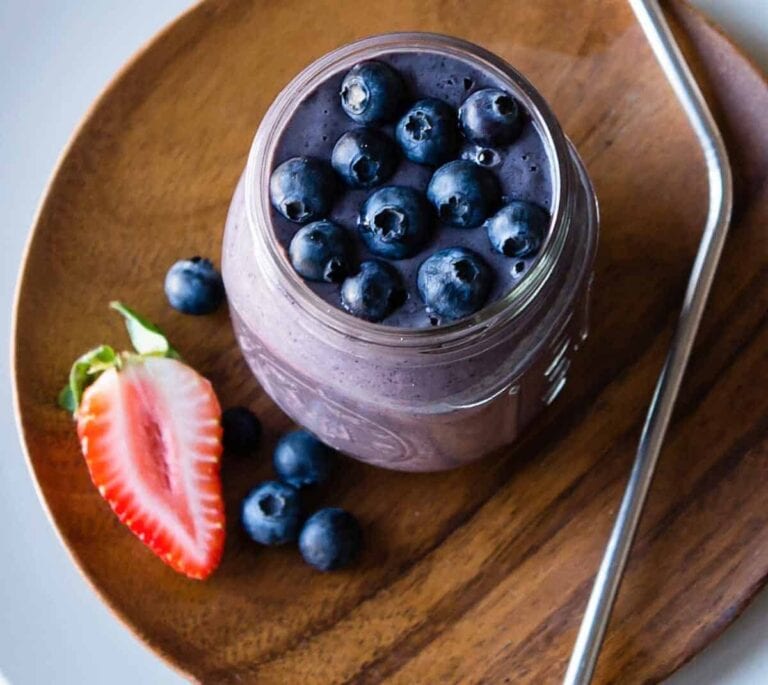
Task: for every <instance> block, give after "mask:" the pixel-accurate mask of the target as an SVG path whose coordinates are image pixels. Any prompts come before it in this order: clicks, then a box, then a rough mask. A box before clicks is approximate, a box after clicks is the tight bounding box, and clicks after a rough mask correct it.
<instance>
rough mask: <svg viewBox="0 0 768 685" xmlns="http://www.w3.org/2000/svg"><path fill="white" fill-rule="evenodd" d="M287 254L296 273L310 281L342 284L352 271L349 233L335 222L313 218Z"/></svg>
mask: <svg viewBox="0 0 768 685" xmlns="http://www.w3.org/2000/svg"><path fill="white" fill-rule="evenodd" d="M288 254H289V255H290V258H291V264H293V268H294V269H296V272H297V273H298V274H299V275H300V276H303V277H304V278H306V279H308V280H310V281H326V282H328V283H341V281H343V280H344V279H345V278H346V276H347V274H348V273H350V272H351V270H352V246H351V243H350V240H349V236H348V235H347V232H346V231H345V230H344V229H343V228H341V227H340V226H337V225H336V224H334V223H333V222H332V221H325V220H323V221H314V222H312V223H311V224H308V225H306V226H304V228H302V229H300V230H298V231H297V232H296V234H295V235H294V236H293V238H292V239H291V244H290V246H289V247H288Z"/></svg>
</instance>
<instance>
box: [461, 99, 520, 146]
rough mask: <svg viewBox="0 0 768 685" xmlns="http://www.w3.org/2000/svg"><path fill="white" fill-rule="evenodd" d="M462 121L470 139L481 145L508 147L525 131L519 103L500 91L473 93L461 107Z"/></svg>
mask: <svg viewBox="0 0 768 685" xmlns="http://www.w3.org/2000/svg"><path fill="white" fill-rule="evenodd" d="M459 122H460V123H461V129H462V131H463V132H464V135H465V136H466V137H467V139H469V140H471V141H472V142H473V143H477V144H478V145H508V144H509V143H512V142H514V141H515V140H516V139H517V137H518V136H519V135H520V131H521V130H522V128H523V115H522V111H521V109H520V106H519V105H518V104H517V101H516V100H515V99H514V98H513V97H512V96H511V95H509V94H508V93H505V92H504V91H503V90H499V89H498V88H484V89H483V90H478V91H477V92H476V93H472V95H470V96H469V97H468V98H467V99H466V100H464V102H463V103H462V105H461V107H460V108H459Z"/></svg>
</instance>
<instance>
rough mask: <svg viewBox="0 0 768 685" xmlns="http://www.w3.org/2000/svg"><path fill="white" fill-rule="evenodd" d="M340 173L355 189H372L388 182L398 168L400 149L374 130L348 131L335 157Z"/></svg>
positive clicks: (335, 152) (334, 150)
mask: <svg viewBox="0 0 768 685" xmlns="http://www.w3.org/2000/svg"><path fill="white" fill-rule="evenodd" d="M331 164H332V165H333V168H334V169H335V170H336V173H338V174H339V176H341V177H342V178H343V179H344V181H346V183H347V184H348V185H350V186H352V187H353V188H371V187H372V186H375V185H379V184H380V183H382V182H383V181H386V180H387V179H388V178H389V177H390V176H391V175H392V173H393V172H394V170H395V166H396V165H397V149H396V147H395V144H394V143H393V142H392V140H390V139H389V138H388V137H387V136H386V135H384V134H383V133H380V132H379V131H377V130H375V129H372V128H358V129H355V130H352V131H347V132H346V133H345V134H344V135H342V136H341V138H339V139H338V140H337V141H336V145H335V146H334V148H333V152H332V153H331Z"/></svg>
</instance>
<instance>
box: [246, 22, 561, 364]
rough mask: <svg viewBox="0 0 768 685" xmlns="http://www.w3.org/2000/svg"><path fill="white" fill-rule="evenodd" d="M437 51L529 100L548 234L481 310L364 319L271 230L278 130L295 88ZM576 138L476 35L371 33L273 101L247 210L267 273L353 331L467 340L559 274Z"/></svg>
mask: <svg viewBox="0 0 768 685" xmlns="http://www.w3.org/2000/svg"><path fill="white" fill-rule="evenodd" d="M419 51H429V52H433V53H438V54H444V55H446V56H451V57H456V58H460V59H462V60H464V61H467V62H469V63H470V64H472V65H473V66H475V67H477V68H480V69H482V70H485V71H489V72H490V73H492V74H493V75H494V76H495V77H496V78H498V79H499V80H500V81H502V82H503V83H505V84H506V85H508V87H509V88H510V89H511V90H512V91H513V92H514V94H515V96H516V97H517V98H518V99H519V100H521V102H522V103H523V106H524V107H525V109H526V111H527V112H528V114H529V116H530V117H531V120H532V122H533V125H534V126H535V127H536V129H537V132H538V133H539V135H540V136H541V138H542V141H543V143H544V146H545V149H546V152H547V156H548V158H549V162H550V168H551V182H552V207H551V212H550V214H551V219H550V226H549V231H548V233H547V238H546V240H545V242H544V244H543V246H542V249H541V251H540V252H539V254H538V255H537V257H536V259H535V260H534V261H533V263H532V264H531V266H530V268H529V269H528V271H527V273H526V274H525V275H524V276H523V278H521V279H520V281H519V282H517V283H516V284H514V285H513V286H512V287H511V288H510V289H509V291H508V292H507V293H506V294H505V295H503V296H502V297H500V298H498V299H497V300H495V301H494V302H491V303H489V304H488V305H486V306H485V307H483V308H482V309H480V310H479V311H478V312H476V313H475V314H473V315H471V316H468V317H465V318H462V319H458V320H456V321H452V322H449V323H446V324H441V325H439V326H434V327H429V328H427V327H424V328H407V327H400V326H391V325H387V324H381V323H372V322H369V321H364V320H363V319H359V318H357V317H354V316H352V315H351V314H349V313H347V312H345V311H343V310H342V309H340V308H337V307H334V306H332V305H329V304H328V303H327V302H325V301H324V300H323V299H322V298H321V297H320V296H319V295H317V294H316V293H315V292H313V291H312V289H311V288H309V287H308V286H307V285H306V283H304V281H303V279H301V277H300V276H299V275H298V274H297V273H296V272H295V271H294V269H293V268H292V266H291V264H290V261H289V259H288V256H287V254H286V251H285V249H284V248H283V247H282V245H281V244H280V243H279V241H278V240H277V237H276V234H275V231H274V230H271V226H272V220H271V214H270V206H271V205H270V200H269V177H270V174H271V173H272V170H273V168H274V156H275V149H276V147H277V142H278V135H277V134H278V133H279V130H280V127H281V125H282V124H283V122H285V121H288V120H290V118H291V117H292V115H293V113H294V110H295V109H296V107H298V105H299V104H300V100H299V99H298V98H295V97H293V94H294V93H295V92H302V91H303V92H306V91H307V90H310V89H312V88H314V87H315V86H316V85H318V84H319V83H320V82H321V81H322V80H324V79H325V78H327V77H328V76H329V75H331V74H334V73H338V72H339V71H341V70H343V69H345V68H351V67H352V66H353V65H354V64H356V63H357V62H359V61H361V60H366V59H375V58H376V57H378V56H383V55H386V54H389V53H393V52H419ZM568 159H569V152H568V142H567V139H566V138H565V135H564V134H563V131H562V129H561V127H560V124H559V123H558V121H557V119H556V118H555V116H554V113H553V112H552V111H551V109H550V108H549V105H548V104H547V103H546V101H545V100H544V98H543V97H542V96H541V94H540V93H539V92H538V91H537V90H536V89H535V88H534V86H533V85H532V84H531V83H530V82H529V81H528V79H526V78H525V77H524V76H523V75H522V74H521V73H520V72H518V71H517V70H516V69H514V67H512V66H511V65H510V64H509V63H507V62H506V61H505V60H503V59H502V58H501V57H499V56H497V55H495V54H493V53H492V52H490V51H488V50H486V49H485V48H482V47H480V46H478V45H475V44H474V43H470V42H468V41H465V40H462V39H459V38H454V37H451V36H446V35H442V34H437V33H426V32H398V33H385V34H378V35H375V36H370V37H368V38H363V39H360V40H357V41H354V42H352V43H348V44H346V45H344V46H341V47H339V48H337V49H335V50H332V51H331V52H328V53H326V54H325V55H323V56H322V57H320V58H318V59H317V60H315V61H314V62H312V63H311V64H310V65H308V66H307V67H305V68H304V69H303V70H302V71H301V72H299V74H298V75H297V76H295V77H294V78H293V79H292V80H291V81H290V82H289V83H288V84H287V85H286V86H285V87H284V88H283V90H282V91H281V92H280V93H279V94H278V95H277V97H276V98H275V100H274V101H273V102H272V104H271V105H270V107H269V109H268V110H267V112H266V114H265V115H264V118H263V119H262V122H261V124H260V125H259V128H258V130H257V132H256V135H255V137H254V140H253V143H252V145H251V149H250V153H249V156H248V161H247V164H246V169H245V210H246V218H247V224H248V228H249V231H250V233H251V236H252V239H253V242H254V245H256V246H258V249H257V250H256V254H257V255H263V256H265V257H268V261H267V263H266V264H265V265H263V266H264V267H266V268H263V269H262V270H263V271H265V276H268V277H271V278H273V279H275V280H276V281H277V282H278V284H279V286H280V287H282V288H284V289H285V291H286V292H287V294H288V295H289V297H290V299H291V300H292V301H293V302H294V303H296V304H297V305H298V306H299V307H300V308H302V309H303V310H304V311H305V312H306V313H307V314H308V315H309V316H311V317H312V319H313V320H316V321H317V322H319V323H320V324H322V325H324V326H325V327H326V328H328V329H329V330H331V331H334V332H336V333H338V334H340V335H342V336H344V337H345V338H347V339H358V340H360V341H364V342H365V343H367V344H374V345H375V344H379V345H383V346H397V347H404V346H405V347H414V348H417V349H418V348H423V349H435V348H436V347H437V348H444V347H453V346H454V345H461V344H463V343H465V342H467V341H469V340H473V339H475V338H476V337H477V336H478V335H481V334H483V333H484V332H485V331H487V330H488V329H489V328H491V327H496V326H501V325H504V324H506V323H508V322H509V321H510V320H512V319H515V318H517V317H518V316H521V315H522V314H523V312H525V311H526V310H527V309H528V307H529V306H530V305H531V303H532V302H533V301H534V300H535V299H536V295H537V294H538V293H539V292H540V290H541V289H542V288H543V287H544V285H545V284H546V282H547V281H548V280H549V278H550V276H551V275H552V273H553V271H554V268H555V265H556V264H557V262H558V258H559V256H560V253H561V252H562V249H563V246H564V244H565V240H566V237H567V233H568V231H569V229H570V211H569V205H570V192H569V186H570V184H571V182H572V180H571V174H570V166H569V164H568V163H567V160H568Z"/></svg>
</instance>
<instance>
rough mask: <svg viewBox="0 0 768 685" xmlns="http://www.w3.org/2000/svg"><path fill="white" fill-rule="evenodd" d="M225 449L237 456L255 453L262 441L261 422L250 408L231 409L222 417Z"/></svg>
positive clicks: (226, 410) (225, 411)
mask: <svg viewBox="0 0 768 685" xmlns="http://www.w3.org/2000/svg"><path fill="white" fill-rule="evenodd" d="M221 427H222V429H223V432H224V437H223V439H222V442H223V443H224V449H225V450H227V451H228V452H234V453H236V454H245V453H247V452H253V451H255V450H256V448H257V447H258V446H259V440H260V439H261V421H259V419H258V417H257V416H256V414H254V413H253V412H252V411H251V410H250V409H248V407H229V409H225V410H224V412H223V413H222V415H221Z"/></svg>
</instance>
